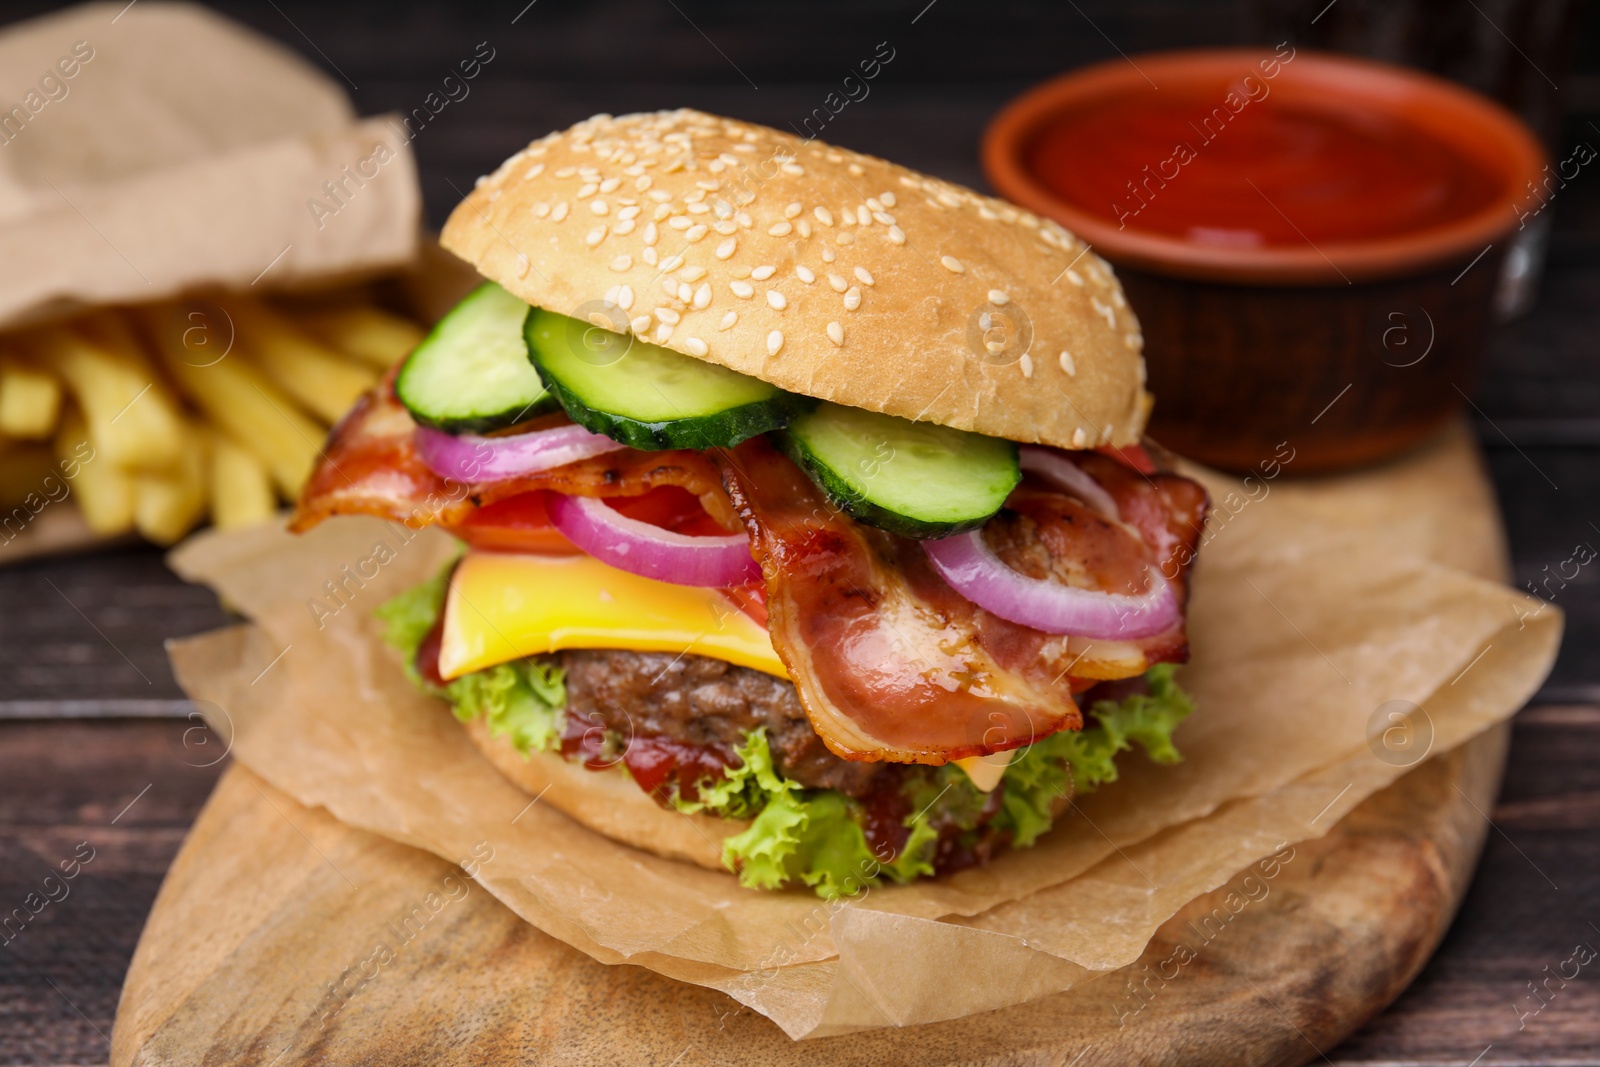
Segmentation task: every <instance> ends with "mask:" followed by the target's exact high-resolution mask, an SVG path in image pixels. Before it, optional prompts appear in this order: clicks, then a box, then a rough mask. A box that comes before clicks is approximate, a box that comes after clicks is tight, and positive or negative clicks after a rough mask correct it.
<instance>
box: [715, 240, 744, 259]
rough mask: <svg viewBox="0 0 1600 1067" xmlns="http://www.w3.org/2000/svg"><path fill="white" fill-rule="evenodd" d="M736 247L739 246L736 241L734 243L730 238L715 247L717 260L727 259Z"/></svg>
mask: <svg viewBox="0 0 1600 1067" xmlns="http://www.w3.org/2000/svg"><path fill="white" fill-rule="evenodd" d="M738 247H739V244H738V242H737V241H735V240H734V239H733V238H732V237H730V238H728V239H727V240H726V241H723V242H722V243H721V244H720V245H718V246H717V258H718V259H727V258H728V257H729V256H731V255H733V251H734V249H736V248H738Z"/></svg>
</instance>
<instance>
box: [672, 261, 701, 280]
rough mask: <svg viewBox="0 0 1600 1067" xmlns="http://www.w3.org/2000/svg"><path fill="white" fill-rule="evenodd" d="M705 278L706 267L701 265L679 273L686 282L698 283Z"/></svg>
mask: <svg viewBox="0 0 1600 1067" xmlns="http://www.w3.org/2000/svg"><path fill="white" fill-rule="evenodd" d="M705 276H706V269H705V268H704V267H702V266H699V265H696V266H693V267H685V268H683V269H682V270H681V271H679V272H678V277H680V278H682V279H683V280H684V281H686V282H697V281H699V280H700V279H701V278H704V277H705Z"/></svg>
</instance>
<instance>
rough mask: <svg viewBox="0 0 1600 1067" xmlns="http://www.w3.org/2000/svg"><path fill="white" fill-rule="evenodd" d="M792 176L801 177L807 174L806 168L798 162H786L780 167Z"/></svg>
mask: <svg viewBox="0 0 1600 1067" xmlns="http://www.w3.org/2000/svg"><path fill="white" fill-rule="evenodd" d="M779 169H780V170H782V171H783V172H784V173H785V174H787V175H789V176H790V177H794V178H799V177H801V176H803V175H804V174H805V169H804V168H802V167H801V166H800V164H798V163H785V164H784V165H783V166H782V167H780V168H779Z"/></svg>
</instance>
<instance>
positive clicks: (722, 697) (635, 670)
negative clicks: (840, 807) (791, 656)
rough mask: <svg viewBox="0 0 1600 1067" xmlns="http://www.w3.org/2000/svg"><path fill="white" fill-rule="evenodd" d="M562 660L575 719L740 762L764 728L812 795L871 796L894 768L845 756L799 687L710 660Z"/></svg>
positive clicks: (619, 653) (631, 656)
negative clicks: (804, 703)
mask: <svg viewBox="0 0 1600 1067" xmlns="http://www.w3.org/2000/svg"><path fill="white" fill-rule="evenodd" d="M554 658H555V660H556V662H558V663H559V664H560V665H561V666H562V667H564V668H565V669H566V672H567V709H568V714H569V715H576V716H577V717H578V718H579V719H581V720H583V721H586V722H591V723H597V724H604V725H605V727H606V728H607V729H608V730H611V731H614V732H615V733H617V734H619V735H621V736H623V737H639V736H642V737H664V738H668V739H670V740H673V741H677V742H680V743H683V744H688V745H695V746H705V747H708V748H712V749H715V750H716V751H717V752H718V753H719V754H720V755H721V756H722V757H723V762H724V763H727V764H732V763H735V762H737V761H736V759H735V758H734V754H733V753H734V749H735V748H737V747H738V746H739V745H741V744H742V743H743V742H744V735H745V734H746V733H748V732H749V731H751V730H755V729H757V728H760V727H765V728H766V731H767V745H768V746H769V747H770V748H771V749H772V758H773V761H774V763H776V764H777V768H778V770H779V771H780V772H781V773H782V774H784V775H785V776H787V777H789V778H791V779H793V780H794V781H796V782H799V783H800V784H801V785H803V786H807V787H808V788H813V789H836V790H838V791H839V792H841V793H845V794H848V795H849V796H853V797H863V796H866V795H868V794H869V793H871V792H873V791H874V788H875V787H877V786H880V785H881V784H883V783H881V782H879V781H878V779H880V778H883V777H885V776H886V775H892V774H893V771H894V766H895V765H892V764H882V763H861V762H853V761H850V760H842V759H840V758H839V757H838V756H835V755H834V754H833V753H832V752H829V751H828V748H827V746H826V745H824V744H823V743H822V738H820V737H818V736H817V733H816V731H815V730H813V729H812V728H811V722H810V720H808V719H807V718H806V713H805V710H804V709H803V708H801V706H800V698H799V696H798V695H797V694H796V693H795V688H794V684H793V683H791V682H787V681H785V680H783V679H782V678H775V677H773V676H772V675H770V674H763V673H762V672H761V671H756V670H751V669H750V668H748V667H737V666H734V665H733V664H731V663H725V662H723V661H722V660H719V659H711V658H709V657H706V656H694V655H680V656H672V655H668V654H667V653H665V652H630V651H627V650H623V649H577V650H571V651H567V652H560V653H557V654H556V655H555V657H554Z"/></svg>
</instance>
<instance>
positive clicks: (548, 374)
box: [526, 309, 814, 451]
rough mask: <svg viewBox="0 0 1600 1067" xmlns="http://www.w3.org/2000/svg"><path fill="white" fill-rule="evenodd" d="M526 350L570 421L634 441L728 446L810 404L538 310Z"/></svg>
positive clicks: (648, 446)
mask: <svg viewBox="0 0 1600 1067" xmlns="http://www.w3.org/2000/svg"><path fill="white" fill-rule="evenodd" d="M526 329H527V342H528V353H529V355H530V357H531V358H532V359H533V365H534V366H535V367H537V368H538V370H539V376H540V377H541V378H542V379H544V383H545V385H547V386H549V388H550V391H551V392H552V393H554V394H555V395H556V397H557V398H558V399H559V400H560V401H561V406H562V407H564V408H566V410H567V414H568V415H569V416H571V418H572V421H573V422H576V423H577V424H578V425H580V426H582V427H584V428H585V429H588V430H592V431H593V432H595V433H603V434H605V435H607V436H608V437H611V438H613V439H614V440H617V441H621V442H622V443H623V444H625V445H629V446H631V447H633V448H640V449H644V450H646V451H653V450H657V449H663V448H699V449H704V448H726V447H729V446H731V445H736V444H738V443H739V442H740V441H743V440H744V439H745V438H747V437H754V436H755V435H756V434H759V433H766V432H767V431H768V430H777V429H781V428H782V427H784V426H787V425H788V424H789V420H791V419H792V418H794V416H795V415H796V414H798V413H799V412H801V411H804V410H806V409H807V408H809V407H810V406H811V405H812V403H814V401H811V400H809V399H807V398H805V397H799V396H795V395H794V394H793V393H786V392H784V391H783V390H782V389H779V388H778V387H777V386H775V385H768V384H767V383H766V382H764V381H762V380H761V379H759V378H752V377H750V376H749V375H745V374H740V373H739V372H737V371H731V370H728V369H727V368H726V367H719V366H717V365H716V364H713V363H703V362H701V361H700V360H698V359H693V358H691V357H689V356H685V355H681V354H679V353H677V352H673V351H671V350H670V349H666V348H662V347H661V346H660V345H653V344H650V343H649V342H647V341H641V340H639V339H638V338H637V337H630V336H629V335H627V334H619V333H615V332H612V331H610V330H603V329H600V328H598V327H595V326H591V325H589V324H588V323H585V322H581V321H579V320H578V319H573V318H568V317H567V316H565V315H557V314H556V313H555V312H552V311H545V310H543V309H535V310H534V312H533V314H531V315H529V316H528V322H527V327H526Z"/></svg>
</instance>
